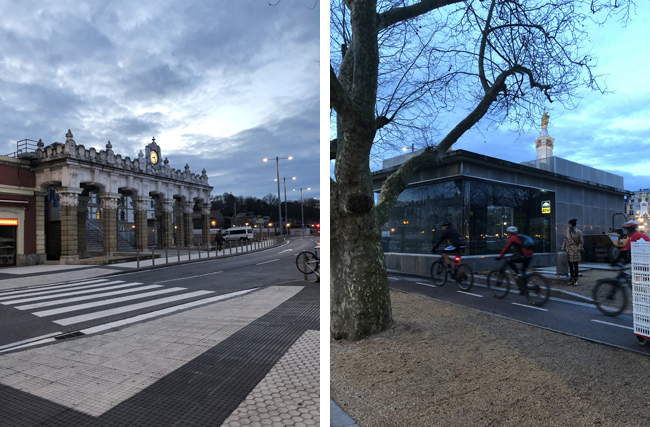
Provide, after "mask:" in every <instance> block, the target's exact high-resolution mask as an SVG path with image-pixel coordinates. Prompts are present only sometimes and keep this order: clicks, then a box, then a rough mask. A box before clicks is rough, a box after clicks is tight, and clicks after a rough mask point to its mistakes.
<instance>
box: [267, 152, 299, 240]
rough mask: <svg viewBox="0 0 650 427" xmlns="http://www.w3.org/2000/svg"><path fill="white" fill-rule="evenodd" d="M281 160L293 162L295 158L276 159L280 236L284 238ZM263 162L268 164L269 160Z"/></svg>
mask: <svg viewBox="0 0 650 427" xmlns="http://www.w3.org/2000/svg"><path fill="white" fill-rule="evenodd" d="M280 159H282V160H292V159H293V157H291V156H289V157H277V156H276V157H275V170H276V173H277V179H278V220H279V221H280V236H282V198H281V196H280ZM262 161H263V162H268V161H269V159H268V158H265V159H262Z"/></svg>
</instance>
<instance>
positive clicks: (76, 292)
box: [0, 281, 142, 305]
mask: <svg viewBox="0 0 650 427" xmlns="http://www.w3.org/2000/svg"><path fill="white" fill-rule="evenodd" d="M109 283H110V282H109ZM115 283H124V282H122V281H120V282H115ZM102 284H103V285H106V284H108V283H102ZM141 284H142V283H140V282H132V283H124V284H123V285H117V286H109V287H107V288H96V289H87V290H84V291H75V292H67V293H63V294H50V295H42V296H37V297H32V298H25V299H17V300H11V301H4V302H2V303H0V304H3V305H9V304H22V303H25V302H32V301H38V300H43V299H52V298H61V297H71V296H74V295H83V294H91V293H93V292H98V291H110V290H113V289H120V288H128V287H131V286H138V285H141ZM68 290H69V289H68Z"/></svg>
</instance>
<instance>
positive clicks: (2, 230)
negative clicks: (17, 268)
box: [0, 225, 18, 267]
mask: <svg viewBox="0 0 650 427" xmlns="http://www.w3.org/2000/svg"><path fill="white" fill-rule="evenodd" d="M17 229H18V227H16V226H8V225H0V267H5V266H9V265H16V231H17Z"/></svg>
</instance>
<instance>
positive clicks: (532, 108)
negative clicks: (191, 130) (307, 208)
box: [330, 0, 634, 339]
mask: <svg viewBox="0 0 650 427" xmlns="http://www.w3.org/2000/svg"><path fill="white" fill-rule="evenodd" d="M632 7H634V5H633V3H631V2H630V1H626V0H620V1H617V0H491V1H488V0H485V1H471V0H465V1H461V0H420V1H415V0H379V1H378V0H340V1H339V0H332V2H331V10H332V14H331V24H330V25H331V37H332V39H331V53H330V106H331V108H332V110H333V112H332V120H333V122H335V123H336V137H335V138H334V139H333V140H332V141H331V143H330V147H331V150H330V151H331V153H330V157H331V159H333V160H335V165H334V179H333V180H332V181H331V187H330V201H331V205H330V218H331V224H332V231H331V232H332V237H333V238H332V241H331V263H332V269H331V288H330V302H331V308H330V310H331V319H330V320H331V322H330V324H331V333H332V335H333V336H334V337H335V338H349V339H359V338H362V337H364V336H367V335H369V334H373V333H376V332H379V331H382V330H384V329H386V328H387V327H388V326H389V325H390V324H391V322H392V319H391V307H390V297H389V292H388V285H387V278H386V269H385V264H384V255H383V252H382V248H381V241H380V239H381V232H380V228H381V226H382V225H383V224H385V223H386V222H387V221H388V219H389V218H390V215H391V211H392V208H393V206H394V205H395V203H396V200H397V197H398V196H399V194H400V193H401V192H402V191H403V190H404V189H405V188H406V186H407V184H408V180H409V178H410V177H411V176H412V175H413V174H414V173H415V172H417V171H418V170H421V169H422V168H425V167H427V168H428V167H434V166H435V165H436V164H437V163H438V161H439V159H440V157H441V156H443V155H444V153H445V152H446V151H447V150H449V149H450V148H451V146H452V144H454V143H455V142H456V141H457V140H458V139H459V138H460V137H461V136H462V135H463V134H464V133H465V132H466V131H467V130H469V129H470V128H471V127H472V126H474V125H475V124H476V123H478V122H479V121H482V122H483V123H486V124H487V125H499V124H501V123H505V122H510V123H514V124H515V125H518V126H526V125H525V124H526V123H532V122H533V121H534V120H533V117H539V115H540V114H541V112H542V111H543V109H544V104H545V103H547V102H556V101H558V102H560V103H561V104H562V105H564V106H566V107H568V108H571V107H572V106H574V105H575V104H574V102H575V96H576V93H577V90H578V89H580V88H584V87H587V88H590V89H593V90H597V91H601V92H603V91H605V89H606V88H605V87H604V86H603V85H602V83H601V82H600V80H599V78H598V76H597V75H595V74H594V69H595V65H596V60H595V58H594V57H593V56H592V55H591V53H590V51H589V49H588V47H587V45H588V38H587V34H586V31H585V29H586V27H585V23H586V22H588V21H592V22H596V23H598V22H599V21H597V20H600V23H602V22H604V21H605V20H607V19H610V18H615V19H621V20H627V18H628V15H629V13H630V9H631V8H632ZM449 122H451V123H456V124H455V126H454V127H453V128H452V129H451V131H448V132H447V131H445V132H441V129H445V128H446V127H445V125H446V124H447V123H449ZM404 141H408V142H409V145H410V143H411V142H413V143H418V145H420V146H423V147H425V148H426V149H425V150H424V152H423V153H422V154H420V155H418V156H415V157H413V158H411V159H409V160H408V161H406V162H404V163H403V164H402V165H401V166H400V167H399V169H398V170H397V171H396V172H395V173H393V174H392V175H390V176H389V177H388V179H387V180H386V181H385V182H384V184H383V186H382V188H381V192H380V195H379V197H378V200H377V202H376V203H375V200H374V194H373V187H372V178H371V173H370V159H371V158H372V156H379V157H381V155H382V150H383V149H385V148H386V147H390V144H393V145H403V144H404Z"/></svg>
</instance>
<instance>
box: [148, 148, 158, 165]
mask: <svg viewBox="0 0 650 427" xmlns="http://www.w3.org/2000/svg"><path fill="white" fill-rule="evenodd" d="M149 159H150V160H151V163H153V164H154V165H155V164H157V163H158V153H156V152H155V151H152V152H151V154H149Z"/></svg>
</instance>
